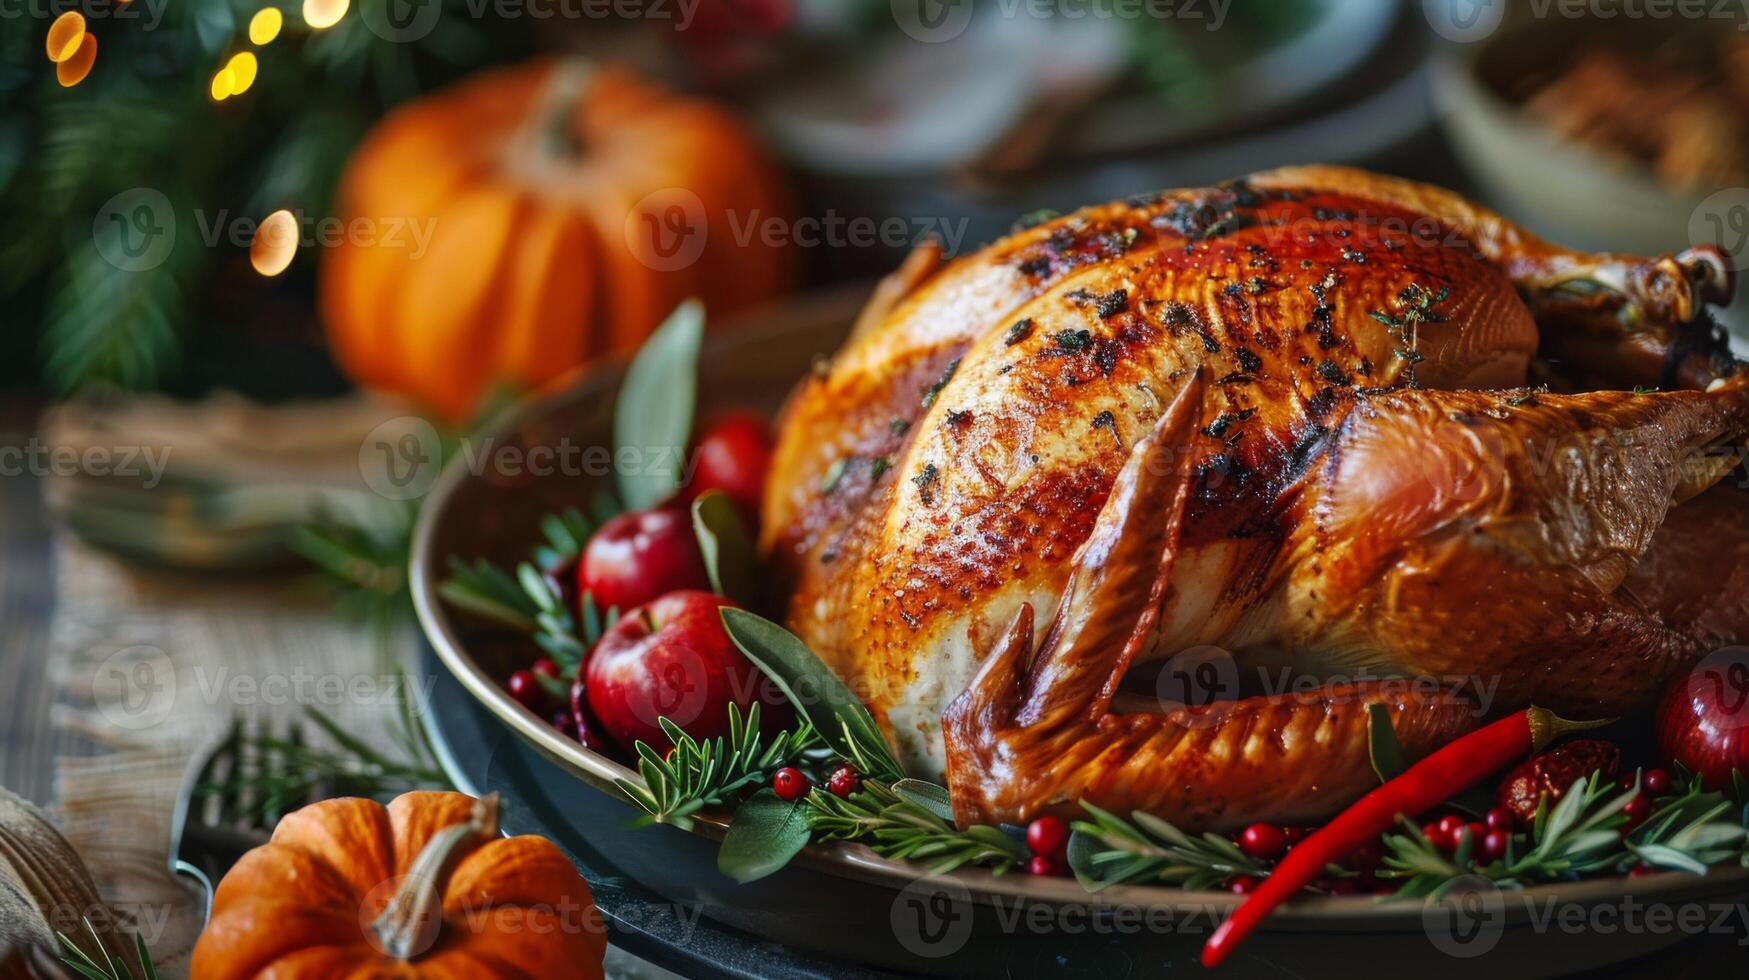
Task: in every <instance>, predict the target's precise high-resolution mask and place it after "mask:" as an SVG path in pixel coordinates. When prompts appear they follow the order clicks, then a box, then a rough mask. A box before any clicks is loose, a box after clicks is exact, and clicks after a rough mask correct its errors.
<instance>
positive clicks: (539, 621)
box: [438, 495, 619, 697]
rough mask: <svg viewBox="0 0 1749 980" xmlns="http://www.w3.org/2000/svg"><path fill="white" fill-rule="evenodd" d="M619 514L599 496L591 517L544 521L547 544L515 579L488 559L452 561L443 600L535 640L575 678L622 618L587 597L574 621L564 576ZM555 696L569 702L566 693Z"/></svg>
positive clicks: (572, 512) (571, 514)
mask: <svg viewBox="0 0 1749 980" xmlns="http://www.w3.org/2000/svg"><path fill="white" fill-rule="evenodd" d="M617 511H618V505H617V503H616V502H615V501H614V500H613V499H612V498H611V497H608V496H604V495H598V496H597V498H596V500H595V502H594V504H593V505H592V506H591V514H590V515H585V514H583V512H581V511H579V510H577V509H576V508H571V509H568V510H565V511H564V512H562V513H558V514H548V515H546V516H545V517H542V518H541V521H540V527H541V533H542V534H543V535H544V536H545V538H546V541H545V542H544V543H543V544H539V545H536V546H535V547H534V549H533V550H532V551H531V552H530V560H529V561H525V562H520V563H518V564H517V566H516V571H515V574H514V575H513V574H511V573H508V572H505V571H504V570H503V569H501V568H499V567H498V566H496V565H494V564H492V563H491V562H489V561H487V560H485V559H484V558H476V559H474V561H473V562H472V563H471V564H470V563H469V562H467V561H464V560H462V559H461V558H459V557H456V556H451V558H450V566H449V567H450V575H449V578H447V579H445V580H444V581H443V583H442V584H441V585H439V586H438V594H439V595H441V596H442V597H443V599H444V601H445V602H448V603H449V604H450V605H452V606H455V607H456V608H458V609H465V610H467V611H468V612H471V613H474V614H475V615H477V616H482V617H484V618H486V619H490V620H492V621H494V622H496V623H499V624H501V625H503V626H508V627H509V628H511V629H513V630H516V631H518V632H524V633H529V634H531V636H532V638H533V640H534V642H535V644H536V645H538V646H539V647H540V648H541V649H542V650H543V651H545V652H546V654H547V655H548V656H550V657H552V658H553V661H554V662H555V663H557V664H558V665H559V671H560V674H561V676H564V677H571V676H574V675H575V674H576V673H577V668H578V666H579V665H580V664H582V662H583V654H584V653H585V652H586V651H588V649H589V648H590V647H592V646H594V645H595V643H596V642H597V641H598V640H600V639H601V634H602V633H604V632H606V631H607V630H610V629H612V628H613V626H614V624H615V623H616V622H618V621H619V613H618V611H617V610H614V609H609V610H607V612H606V614H605V615H603V614H602V613H601V612H600V611H599V610H598V608H597V606H596V604H595V597H594V596H592V595H590V594H588V593H584V595H583V599H582V610H581V615H580V616H577V617H573V616H572V615H571V610H570V609H569V608H568V606H567V604H566V602H565V593H564V589H563V588H562V587H561V586H560V585H559V580H558V576H559V575H560V574H562V573H563V572H564V571H566V570H567V569H569V568H571V567H572V566H573V565H575V563H576V561H577V558H578V556H580V555H581V554H582V553H583V546H584V545H585V544H587V543H588V541H589V536H590V535H592V534H594V533H595V530H596V528H597V527H599V526H600V525H601V523H603V522H604V521H606V520H609V519H611V518H612V517H613V516H614V514H615V513H617ZM555 694H557V695H558V696H560V697H568V694H566V693H564V692H558V691H556V692H555Z"/></svg>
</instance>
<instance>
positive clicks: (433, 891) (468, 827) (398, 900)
mask: <svg viewBox="0 0 1749 980" xmlns="http://www.w3.org/2000/svg"><path fill="white" fill-rule="evenodd" d="M497 836H498V794H497V793H490V794H487V795H486V796H485V797H484V798H482V799H478V800H475V801H474V809H473V812H472V813H471V814H469V815H468V819H467V820H465V821H463V822H462V823H456V824H450V825H449V826H448V827H445V828H443V829H442V830H439V831H438V832H437V833H435V834H432V835H431V839H430V840H429V841H427V842H426V843H425V847H424V848H423V849H422V850H420V852H419V856H418V857H416V858H414V859H413V866H412V867H410V868H408V869H407V873H406V874H405V875H403V876H402V878H401V882H400V884H399V885H397V886H396V888H395V894H394V895H393V896H391V897H390V898H389V902H388V904H387V905H384V906H383V911H382V914H381V915H378V916H377V917H376V919H375V920H374V921H373V922H371V924H370V932H371V935H372V936H373V937H374V939H375V940H376V945H377V948H378V949H381V950H382V951H383V953H384V954H385V955H388V956H392V957H394V958H395V959H398V960H411V959H413V958H414V957H416V956H418V955H420V954H421V953H424V952H425V951H426V950H428V949H430V948H431V947H432V946H433V945H434V944H436V942H437V934H438V931H439V930H440V929H442V927H443V893H444V891H445V890H446V889H447V888H448V886H449V876H450V875H451V874H452V873H454V872H455V868H456V865H458V864H460V863H461V860H462V858H464V857H466V856H467V855H468V853H469V852H471V851H473V850H474V849H475V848H476V847H479V846H480V845H481V844H484V843H486V842H488V841H490V840H492V839H493V838H495V837H497Z"/></svg>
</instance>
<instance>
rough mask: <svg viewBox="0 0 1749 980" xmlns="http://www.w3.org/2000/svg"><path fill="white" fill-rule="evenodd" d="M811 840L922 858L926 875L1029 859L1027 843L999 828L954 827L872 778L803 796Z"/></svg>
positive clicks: (1004, 867)
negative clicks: (848, 789) (856, 787)
mask: <svg viewBox="0 0 1749 980" xmlns="http://www.w3.org/2000/svg"><path fill="white" fill-rule="evenodd" d="M806 802H807V806H808V813H807V818H808V829H809V830H810V831H811V832H812V833H813V836H814V839H815V840H854V841H859V842H861V843H864V844H867V845H868V846H869V847H871V848H873V849H874V852H875V853H876V854H879V855H880V856H882V857H885V858H892V859H895V860H906V861H920V862H926V864H925V870H926V871H927V872H928V873H929V874H946V873H947V872H949V871H952V870H954V869H955V868H959V867H964V866H966V865H975V866H979V867H986V868H989V869H990V870H991V871H993V872H995V873H996V874H1002V873H1003V872H1006V871H1009V870H1012V869H1013V868H1014V867H1016V866H1017V865H1020V864H1022V863H1024V862H1025V861H1026V859H1027V853H1026V848H1025V846H1024V845H1023V844H1022V843H1021V842H1020V841H1019V840H1016V839H1015V838H1014V837H1012V836H1010V835H1009V834H1008V833H1006V832H1005V831H1003V830H1002V829H1001V828H999V827H992V826H989V825H987V824H975V825H973V826H970V827H965V828H956V827H955V826H954V825H953V824H952V823H951V822H950V821H949V820H947V819H945V818H944V817H942V816H941V815H940V814H939V813H937V812H936V811H935V810H934V809H932V808H930V807H929V806H926V805H924V804H923V803H922V802H920V801H918V800H914V799H911V798H908V797H906V796H903V795H901V794H899V793H897V792H895V791H894V789H893V787H892V786H889V785H887V784H885V783H882V782H879V781H877V780H873V779H866V780H864V781H863V784H862V789H861V790H860V791H859V792H855V793H852V794H850V795H849V796H848V797H839V796H834V795H832V794H831V793H828V792H825V791H823V790H820V789H814V790H813V791H812V792H810V793H809V794H808V796H807V799H806Z"/></svg>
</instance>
